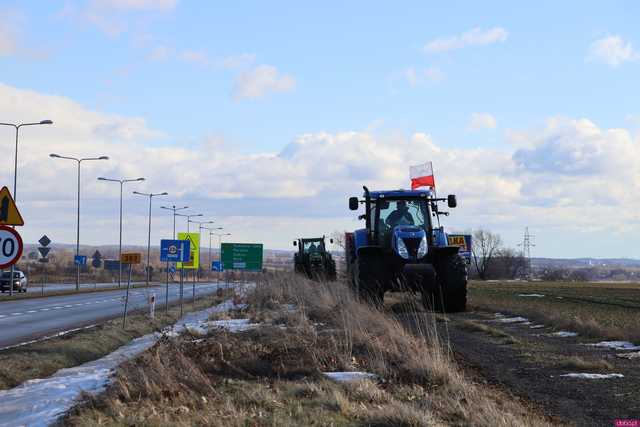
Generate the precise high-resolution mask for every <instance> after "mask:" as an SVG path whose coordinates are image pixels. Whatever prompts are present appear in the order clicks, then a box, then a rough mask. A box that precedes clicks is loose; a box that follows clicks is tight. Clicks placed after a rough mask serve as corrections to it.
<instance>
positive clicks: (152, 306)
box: [149, 292, 156, 319]
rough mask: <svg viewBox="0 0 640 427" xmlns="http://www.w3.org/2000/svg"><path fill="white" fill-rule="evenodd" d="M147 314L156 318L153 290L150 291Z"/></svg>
mask: <svg viewBox="0 0 640 427" xmlns="http://www.w3.org/2000/svg"><path fill="white" fill-rule="evenodd" d="M149 316H151V319H155V318H156V294H155V292H152V293H151V297H150V298H149Z"/></svg>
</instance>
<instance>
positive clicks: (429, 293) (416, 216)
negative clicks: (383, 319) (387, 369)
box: [345, 187, 467, 311]
mask: <svg viewBox="0 0 640 427" xmlns="http://www.w3.org/2000/svg"><path fill="white" fill-rule="evenodd" d="M363 188H364V197H363V199H359V198H358V197H351V198H350V199H349V208H350V209H351V210H358V209H359V208H360V205H364V213H363V214H361V215H360V216H359V217H358V218H359V219H361V220H364V221H365V227H364V228H360V229H357V230H355V231H354V232H352V233H345V260H346V266H347V274H348V276H349V277H350V279H351V283H352V285H353V286H354V288H355V290H356V292H357V293H358V294H359V295H361V296H363V298H366V299H368V300H371V301H373V302H375V303H376V304H380V303H381V301H383V298H384V293H385V292H387V291H406V290H410V291H414V292H421V293H422V298H423V303H424V304H425V307H433V306H434V305H439V307H440V308H442V309H444V310H445V311H462V310H464V307H465V305H466V292H467V291H466V286H467V270H466V264H465V263H464V260H463V259H462V258H461V257H460V256H459V255H458V251H459V247H458V246H450V245H449V244H448V241H447V235H446V234H445V231H444V228H443V227H441V226H440V216H443V215H444V216H446V215H448V214H449V213H448V212H443V211H440V210H439V207H438V203H439V202H445V201H446V202H447V205H448V207H449V208H455V207H456V206H457V201H456V196H454V195H449V196H448V197H446V198H438V197H436V196H435V194H434V193H433V192H431V191H428V190H418V191H416V190H390V191H369V189H368V188H367V187H363Z"/></svg>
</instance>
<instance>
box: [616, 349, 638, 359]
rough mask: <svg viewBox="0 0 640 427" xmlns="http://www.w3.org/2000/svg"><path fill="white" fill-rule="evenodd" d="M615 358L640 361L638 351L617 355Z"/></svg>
mask: <svg viewBox="0 0 640 427" xmlns="http://www.w3.org/2000/svg"><path fill="white" fill-rule="evenodd" d="M616 356H618V357H621V358H623V359H629V360H631V359H640V351H636V352H635V353H618V354H616Z"/></svg>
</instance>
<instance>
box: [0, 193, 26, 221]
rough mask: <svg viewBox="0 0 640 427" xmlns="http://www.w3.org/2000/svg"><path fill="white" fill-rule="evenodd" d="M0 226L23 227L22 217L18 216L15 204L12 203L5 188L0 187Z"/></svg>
mask: <svg viewBox="0 0 640 427" xmlns="http://www.w3.org/2000/svg"><path fill="white" fill-rule="evenodd" d="M0 224H1V225H24V220H23V219H22V215H20V212H19V211H18V207H17V206H16V202H14V201H13V197H11V193H10V192H9V189H8V188H7V187H2V190H0Z"/></svg>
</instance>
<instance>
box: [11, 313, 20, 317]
mask: <svg viewBox="0 0 640 427" xmlns="http://www.w3.org/2000/svg"><path fill="white" fill-rule="evenodd" d="M21 314H22V313H11V315H12V316H20V315H21Z"/></svg>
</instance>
